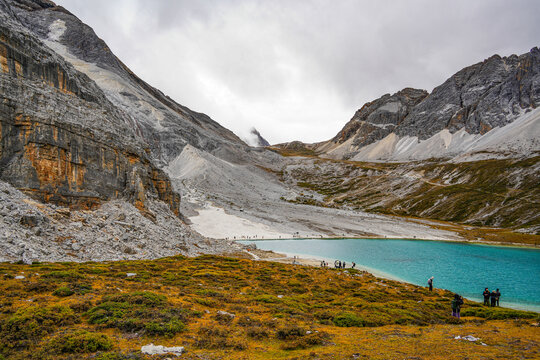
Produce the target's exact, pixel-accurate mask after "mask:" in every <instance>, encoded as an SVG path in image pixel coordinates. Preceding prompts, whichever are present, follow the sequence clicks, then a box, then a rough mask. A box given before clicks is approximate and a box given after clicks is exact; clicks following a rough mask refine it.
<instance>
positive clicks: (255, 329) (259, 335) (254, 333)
mask: <svg viewBox="0 0 540 360" xmlns="http://www.w3.org/2000/svg"><path fill="white" fill-rule="evenodd" d="M246 335H247V336H249V337H250V338H252V339H256V340H263V339H266V338H268V336H269V335H268V331H266V329H265V328H263V327H260V326H251V327H248V328H247V329H246Z"/></svg>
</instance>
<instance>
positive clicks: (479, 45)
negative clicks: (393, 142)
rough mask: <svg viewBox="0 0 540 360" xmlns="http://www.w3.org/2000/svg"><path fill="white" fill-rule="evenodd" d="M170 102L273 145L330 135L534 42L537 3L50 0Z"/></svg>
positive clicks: (519, 0) (483, 0) (491, 0)
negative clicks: (408, 91)
mask: <svg viewBox="0 0 540 360" xmlns="http://www.w3.org/2000/svg"><path fill="white" fill-rule="evenodd" d="M57 3H59V4H61V5H63V6H65V7H66V8H67V9H69V10H70V11H72V12H73V13H74V14H76V15H77V16H79V17H80V18H81V19H82V20H83V21H85V22H86V23H87V24H89V25H90V26H92V27H93V28H94V30H95V31H96V33H97V34H98V35H99V36H100V37H102V38H103V39H104V40H105V41H106V42H107V43H108V44H109V46H110V47H111V49H113V51H114V52H115V53H116V55H117V56H118V57H119V58H120V59H121V60H122V61H124V62H125V63H126V64H127V65H128V66H129V67H130V68H131V69H132V70H133V71H135V72H136V73H137V74H139V75H140V76H141V77H142V78H143V79H145V80H146V81H148V82H149V83H150V84H152V85H154V86H156V87H158V88H160V89H161V90H163V91H164V92H166V93H167V94H168V95H170V96H171V97H173V98H174V99H176V100H177V101H178V102H180V103H182V104H184V105H186V106H189V107H191V108H193V109H194V110H197V111H201V112H206V113H207V114H209V115H210V116H212V117H213V118H214V119H215V120H216V121H218V122H220V123H221V124H222V125H224V126H226V127H228V128H230V129H231V130H233V131H235V132H236V133H237V134H239V135H240V136H246V135H247V133H248V131H249V129H250V128H251V127H252V126H255V127H256V128H257V129H258V130H259V131H260V132H261V134H262V135H263V136H264V137H266V138H267V139H268V140H269V141H270V142H271V143H276V142H282V141H290V140H295V139H300V140H303V141H320V140H326V139H328V138H330V137H332V136H333V135H334V134H335V133H336V132H337V131H338V130H339V129H340V128H341V127H342V126H343V125H344V124H345V123H346V122H347V121H348V119H349V118H350V117H351V116H352V115H353V113H354V111H356V109H358V108H359V107H361V106H362V105H363V104H364V103H365V102H367V101H370V100H373V99H375V98H377V97H379V96H381V95H382V94H384V93H393V92H396V91H398V90H400V89H402V88H403V87H406V86H411V87H420V88H425V89H427V90H428V91H431V90H432V88H433V87H434V86H437V85H439V84H440V83H442V82H443V81H444V80H445V79H447V78H448V77H449V76H451V75H452V74H453V73H455V72H457V71H458V70H460V69H461V68H463V67H465V66H468V65H471V64H473V63H476V62H478V61H482V60H483V59H485V58H487V57H489V56H491V55H493V54H495V53H498V54H500V55H503V56H504V55H510V54H512V53H523V52H526V51H528V50H529V49H530V48H531V47H533V46H537V45H539V44H538V34H540V24H539V22H538V21H537V19H536V18H535V16H536V15H537V14H539V13H540V2H538V1H535V0H516V1H505V0H478V1H464V0H456V1H451V2H450V1H438V0H413V1H407V2H405V1H387V0H379V1H353V0H341V1H322V0H312V1H302V0H300V1H286V0H277V1H262V0H260V1H248V0H219V1H218V0H206V1H189V0H180V1H173V0H170V1H166V0H157V1H144V0H133V1H130V0H116V1H110V0H107V1H106V0H93V1H91V2H89V1H86V0H57Z"/></svg>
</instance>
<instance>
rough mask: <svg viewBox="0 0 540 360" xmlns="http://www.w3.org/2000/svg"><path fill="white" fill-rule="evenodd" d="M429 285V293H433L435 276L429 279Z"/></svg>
mask: <svg viewBox="0 0 540 360" xmlns="http://www.w3.org/2000/svg"><path fill="white" fill-rule="evenodd" d="M427 284H428V286H429V291H433V276H432V277H430V278H429V279H428V281H427Z"/></svg>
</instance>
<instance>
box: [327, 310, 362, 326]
mask: <svg viewBox="0 0 540 360" xmlns="http://www.w3.org/2000/svg"><path fill="white" fill-rule="evenodd" d="M332 321H333V322H334V325H336V326H340V327H352V326H357V327H362V326H364V325H365V322H364V319H362V318H360V317H358V316H356V315H355V314H351V313H341V314H339V315H336V316H335V317H334V319H333V320H332Z"/></svg>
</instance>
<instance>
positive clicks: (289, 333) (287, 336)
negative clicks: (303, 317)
mask: <svg viewBox="0 0 540 360" xmlns="http://www.w3.org/2000/svg"><path fill="white" fill-rule="evenodd" d="M304 335H306V330H304V329H303V328H301V327H298V326H296V325H288V326H286V327H284V328H281V329H278V330H277V332H276V337H277V338H278V339H280V340H293V339H296V338H298V337H301V336H304Z"/></svg>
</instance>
